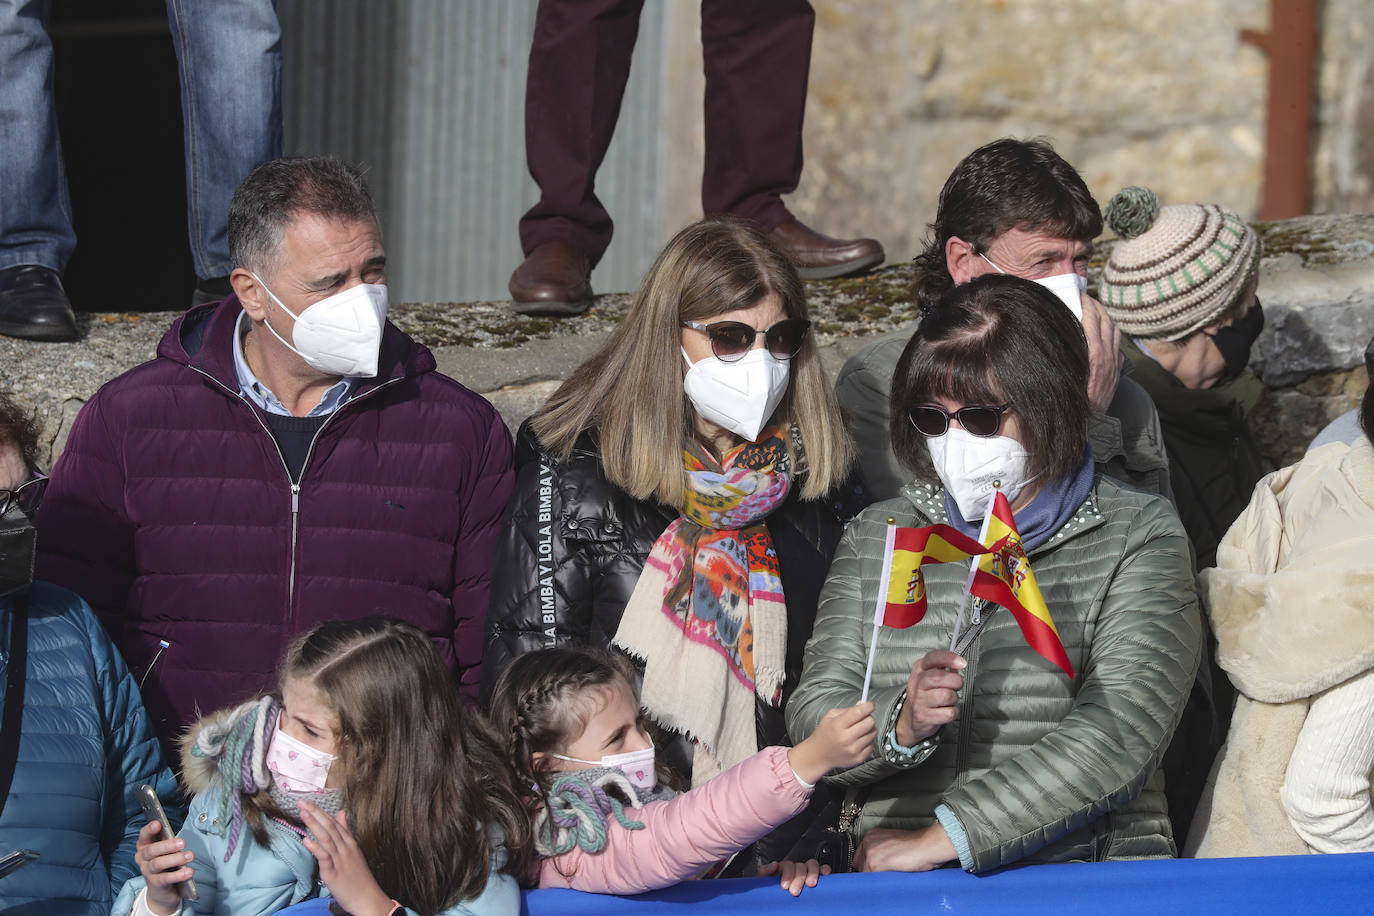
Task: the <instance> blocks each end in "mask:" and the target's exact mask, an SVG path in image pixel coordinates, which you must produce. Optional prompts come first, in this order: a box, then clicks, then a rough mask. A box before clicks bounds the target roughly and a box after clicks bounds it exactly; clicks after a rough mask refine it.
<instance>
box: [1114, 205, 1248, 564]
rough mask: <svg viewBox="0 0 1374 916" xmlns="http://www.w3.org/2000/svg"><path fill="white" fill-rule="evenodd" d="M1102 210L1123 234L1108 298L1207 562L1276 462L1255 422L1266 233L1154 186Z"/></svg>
mask: <svg viewBox="0 0 1374 916" xmlns="http://www.w3.org/2000/svg"><path fill="white" fill-rule="evenodd" d="M1105 215H1106V219H1107V223H1108V225H1109V226H1110V227H1111V229H1112V231H1113V232H1115V233H1116V235H1117V237H1118V238H1119V239H1120V241H1118V242H1117V244H1116V245H1115V247H1113V248H1112V251H1111V255H1110V256H1109V257H1108V259H1107V263H1106V265H1105V266H1104V267H1103V270H1102V285H1101V289H1100V293H1101V297H1100V298H1101V300H1102V305H1103V307H1104V308H1106V310H1107V314H1109V315H1110V316H1111V317H1112V320H1113V321H1115V322H1116V324H1117V326H1118V327H1119V328H1120V329H1121V332H1122V334H1123V335H1125V336H1126V337H1127V338H1128V339H1127V340H1126V341H1124V342H1123V344H1122V347H1121V349H1122V352H1123V353H1125V354H1126V356H1127V358H1128V359H1129V360H1130V361H1131V363H1132V365H1133V366H1134V369H1135V371H1134V373H1133V374H1132V376H1131V377H1132V378H1134V379H1135V380H1136V381H1137V382H1139V383H1140V384H1141V386H1142V387H1144V388H1145V390H1146V391H1147V392H1149V394H1150V397H1151V398H1152V399H1153V400H1154V402H1155V407H1156V408H1158V410H1159V419H1160V424H1161V426H1162V427H1163V429H1164V445H1165V448H1166V449H1167V451H1168V453H1169V474H1170V480H1171V482H1172V484H1173V488H1174V499H1175V502H1176V504H1177V506H1178V512H1179V515H1180V517H1181V518H1182V519H1183V525H1184V527H1185V528H1186V529H1187V531H1188V537H1189V539H1190V540H1191V541H1192V544H1193V550H1194V552H1195V554H1196V559H1197V568H1198V569H1205V568H1207V567H1210V566H1215V565H1216V552H1217V545H1218V544H1219V543H1220V542H1221V539H1222V537H1223V536H1224V535H1225V534H1226V530H1227V529H1228V528H1230V527H1231V523H1232V522H1234V521H1235V520H1236V516H1238V515H1240V513H1241V510H1243V509H1244V508H1245V506H1246V504H1247V503H1248V502H1249V500H1250V493H1251V491H1252V490H1253V489H1254V487H1255V483H1256V482H1257V481H1258V480H1259V479H1260V478H1261V477H1262V476H1264V475H1265V474H1266V473H1268V472H1269V471H1270V470H1272V467H1271V466H1270V465H1269V463H1268V462H1267V461H1266V460H1265V458H1264V457H1263V456H1262V455H1261V454H1260V452H1259V448H1258V446H1257V445H1256V443H1255V440H1254V437H1253V436H1252V435H1251V433H1250V429H1249V426H1248V425H1247V423H1246V417H1247V415H1248V414H1249V412H1250V410H1251V409H1252V408H1253V407H1254V406H1255V404H1256V403H1257V402H1258V401H1259V398H1260V395H1261V393H1262V392H1263V388H1262V386H1261V384H1260V381H1259V379H1257V378H1256V377H1255V376H1254V374H1253V373H1251V372H1248V371H1246V365H1247V364H1248V362H1249V360H1250V349H1251V347H1253V346H1254V343H1255V340H1256V339H1257V338H1258V337H1259V335H1260V332H1261V331H1262V330H1263V329H1264V311H1263V309H1262V308H1261V307H1260V303H1259V299H1258V298H1257V297H1256V295H1255V291H1256V287H1257V286H1258V274H1259V260H1260V244H1259V239H1258V237H1257V236H1256V235H1255V231H1254V230H1253V229H1251V228H1250V227H1249V226H1248V225H1247V224H1246V223H1245V221H1244V220H1242V219H1241V218H1240V217H1239V216H1238V215H1236V214H1235V213H1234V212H1233V211H1231V210H1228V209H1227V208H1225V207H1221V206H1217V205H1216V204H1182V205H1177V206H1170V207H1162V208H1161V207H1160V206H1159V201H1158V199H1157V198H1156V197H1155V195H1154V194H1153V193H1152V192H1150V191H1149V190H1148V189H1146V188H1126V189H1124V190H1122V191H1121V192H1119V193H1118V194H1117V195H1116V196H1115V197H1113V198H1112V200H1111V202H1110V203H1109V204H1108V205H1107V209H1106V214H1105Z"/></svg>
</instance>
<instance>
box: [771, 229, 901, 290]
mask: <svg viewBox="0 0 1374 916" xmlns="http://www.w3.org/2000/svg"><path fill="white" fill-rule="evenodd" d="M771 235H772V236H773V241H775V242H777V243H779V244H780V245H781V246H782V248H783V250H784V251H786V252H787V253H788V254H789V255H791V256H792V263H794V264H796V265H797V273H799V274H801V278H802V279H803V280H828V279H830V278H831V277H843V276H846V275H848V274H856V273H859V272H860V271H864V270H867V269H868V268H870V267H877V266H878V265H879V264H881V263H883V258H885V257H886V255H885V254H884V253H883V246H882V245H880V244H878V241H877V239H832V238H831V237H830V236H828V235H821V234H820V233H819V232H817V231H815V230H814V229H812V228H810V227H809V226H807V225H806V224H805V223H803V222H802V221H801V220H799V219H797V218H795V217H793V218H792V219H789V220H788V221H787V222H785V223H783V224H782V225H781V226H779V227H778V228H776V229H774V230H773V231H772V233H771Z"/></svg>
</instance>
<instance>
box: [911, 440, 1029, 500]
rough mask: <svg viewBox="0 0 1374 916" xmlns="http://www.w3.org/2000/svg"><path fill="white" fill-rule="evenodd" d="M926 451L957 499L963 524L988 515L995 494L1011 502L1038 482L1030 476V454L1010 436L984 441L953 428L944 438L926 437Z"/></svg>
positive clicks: (946, 489)
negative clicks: (991, 499)
mask: <svg viewBox="0 0 1374 916" xmlns="http://www.w3.org/2000/svg"><path fill="white" fill-rule="evenodd" d="M926 447H927V448H929V449H930V461H931V464H933V465H935V473H936V474H938V475H939V477H940V483H942V484H944V487H945V492H947V493H948V494H949V495H950V496H952V497H954V502H955V503H956V504H957V505H958V506H959V514H960V515H962V516H963V517H964V521H973V520H975V519H980V518H982V517H983V516H984V515H985V514H986V513H987V509H988V500H989V499H990V498H991V497H992V492H993V491H994V490H1001V491H1002V492H1003V493H1004V494H1006V497H1007V501H1008V502H1012V501H1014V500H1015V499H1016V497H1018V496H1020V495H1021V491H1022V490H1024V489H1025V488H1026V484H1028V483H1030V482H1031V481H1032V480H1034V479H1035V478H1034V477H1032V476H1031V473H1030V457H1031V455H1030V452H1028V451H1026V450H1025V448H1024V447H1022V445H1021V443H1020V442H1017V441H1016V440H1015V439H1013V438H1011V437H1010V436H990V437H987V438H983V437H981V436H975V435H972V434H971V433H969V431H968V430H966V429H960V428H959V427H957V426H951V427H950V428H949V429H948V430H947V431H946V432H945V434H944V435H943V436H929V437H927V438H926Z"/></svg>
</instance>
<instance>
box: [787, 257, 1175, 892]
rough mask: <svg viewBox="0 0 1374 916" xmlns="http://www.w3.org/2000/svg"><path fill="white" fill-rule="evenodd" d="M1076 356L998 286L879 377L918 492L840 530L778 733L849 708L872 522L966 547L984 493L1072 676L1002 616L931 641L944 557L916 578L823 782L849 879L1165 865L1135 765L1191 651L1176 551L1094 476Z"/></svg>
mask: <svg viewBox="0 0 1374 916" xmlns="http://www.w3.org/2000/svg"><path fill="white" fill-rule="evenodd" d="M1087 366H1088V359H1087V344H1086V342H1085V340H1084V337H1083V334H1082V331H1081V329H1079V327H1078V325H1077V323H1076V322H1075V321H1074V320H1073V318H1072V316H1071V315H1070V314H1069V313H1068V312H1067V311H1066V310H1065V309H1064V308H1063V306H1062V305H1060V304H1059V303H1058V300H1056V299H1055V298H1054V297H1053V296H1052V295H1051V294H1049V293H1047V292H1046V291H1045V290H1043V289H1042V288H1041V287H1038V286H1036V285H1035V284H1033V283H1028V282H1026V281H1023V280H1018V279H1016V278H1014V277H1002V276H993V277H987V278H980V279H978V280H975V281H973V282H972V283H969V284H966V285H964V286H961V287H957V288H956V289H955V290H953V291H951V292H950V293H949V294H947V295H946V296H945V297H944V298H943V299H942V300H941V301H940V302H939V303H938V304H937V305H936V306H935V307H933V308H932V309H930V311H929V312H927V313H926V314H925V315H923V316H922V320H921V325H920V327H919V328H918V330H917V332H916V334H915V335H914V336H913V338H912V340H911V343H910V344H909V345H908V347H907V349H906V352H904V353H903V355H902V359H901V361H900V362H899V363H898V367H897V372H896V375H895V376H894V380H893V391H894V397H893V401H892V404H893V420H892V433H893V445H894V449H895V450H896V452H897V454H898V456H899V457H901V458H902V460H903V461H904V462H905V463H906V464H908V465H909V466H911V467H913V468H914V469H915V470H916V472H917V474H918V479H917V480H916V481H914V482H913V483H911V484H909V485H908V486H907V487H906V488H905V489H904V490H903V492H902V495H901V496H900V497H898V498H897V499H893V500H889V501H886V502H882V503H879V504H877V505H875V506H872V507H870V508H869V509H868V510H866V511H865V512H864V513H863V514H861V515H860V516H859V517H858V518H857V519H856V520H855V521H854V522H853V523H852V524H851V525H850V527H849V529H848V530H847V532H846V533H845V536H844V538H843V540H842V541H841V542H840V546H839V549H838V551H837V553H836V555H835V559H834V562H833V564H832V565H831V568H830V574H829V577H828V579H827V581H826V584H825V587H824V589H823V590H822V592H821V605H820V611H819V614H818V616H817V619H816V627H815V632H814V635H813V636H812V638H811V641H810V643H809V644H808V645H807V651H806V660H805V665H804V668H803V672H802V678H801V683H800V684H799V685H798V687H797V690H796V692H795V693H794V694H793V696H792V697H791V700H790V702H789V705H788V709H787V720H788V727H789V731H790V733H791V734H792V735H793V736H794V737H796V738H801V737H803V736H805V735H807V734H810V733H811V731H812V730H813V729H814V728H815V727H816V725H817V723H818V722H819V721H820V717H821V716H822V715H823V714H824V712H825V710H828V709H831V708H833V707H835V706H839V705H846V704H853V703H855V702H857V701H858V695H859V693H860V690H861V688H862V683H863V679H864V671H865V664H866V661H867V658H868V652H869V646H870V642H871V640H872V638H873V627H872V621H873V609H874V604H875V600H876V598H877V595H878V592H879V589H882V590H883V591H886V584H885V583H882V582H880V581H879V579H880V576H881V569H882V564H883V550H884V543H885V534H886V527H887V520H888V519H889V518H892V519H893V520H895V523H896V524H897V525H899V526H907V527H920V526H925V525H929V524H933V523H945V524H950V525H953V526H955V527H957V528H960V529H961V530H963V531H965V533H969V534H972V535H973V536H974V537H976V536H977V534H978V529H979V527H980V522H981V518H982V515H983V514H984V512H985V506H986V505H987V502H988V499H989V496H990V494H991V492H992V490H993V488H994V487H996V488H998V489H1000V490H1002V492H1003V493H1004V494H1005V495H1006V496H1007V498H1008V499H1009V500H1010V503H1011V507H1012V509H1013V511H1014V512H1015V513H1016V518H1017V525H1018V527H1019V529H1020V532H1021V535H1022V538H1023V541H1024V544H1025V547H1026V550H1027V553H1028V557H1029V561H1030V565H1031V567H1032V569H1033V570H1034V572H1035V578H1036V579H1037V580H1038V583H1039V586H1040V590H1041V592H1042V594H1043V595H1044V599H1045V603H1046V605H1047V606H1048V608H1049V611H1050V613H1051V615H1052V616H1053V618H1054V622H1055V625H1056V627H1057V630H1058V633H1059V637H1060V639H1061V641H1062V643H1063V646H1064V649H1065V651H1066V653H1067V656H1068V659H1069V660H1070V662H1071V664H1072V666H1073V668H1074V671H1075V675H1074V677H1073V678H1072V679H1070V678H1069V677H1068V676H1067V675H1066V674H1065V673H1064V672H1063V671H1061V670H1060V669H1059V668H1058V667H1055V666H1054V665H1053V664H1051V663H1050V662H1049V661H1047V660H1046V659H1045V658H1043V657H1042V656H1040V655H1039V654H1037V653H1036V652H1035V651H1034V650H1033V649H1031V648H1030V647H1029V646H1028V645H1027V643H1026V641H1025V639H1024V637H1023V636H1022V634H1021V630H1020V628H1019V627H1018V625H1017V623H1016V621H1015V619H1014V618H1013V617H1012V615H1011V613H1010V612H1008V611H1006V610H1003V609H1001V608H998V607H996V606H995V605H990V604H982V603H981V602H977V604H978V605H979V607H978V611H979V615H980V616H982V617H986V618H987V620H986V622H985V624H984V627H983V630H982V632H981V635H979V636H978V638H977V639H976V640H975V641H974V642H973V643H972V645H971V646H970V647H969V648H967V649H966V650H965V651H964V654H963V655H955V654H954V653H952V652H949V651H945V650H947V649H948V647H949V645H950V639H951V634H952V631H953V628H954V618H955V614H956V611H957V608H958V605H959V602H960V597H961V595H962V593H963V587H964V581H965V578H966V575H967V571H968V566H967V564H965V563H949V564H944V565H932V566H926V567H924V568H923V573H924V576H925V585H926V589H927V599H928V610H927V611H926V615H925V618H924V619H923V620H921V621H920V622H919V623H917V624H916V625H914V626H912V627H910V628H907V629H890V628H883V629H882V630H881V631H880V633H879V634H878V652H877V660H876V664H875V666H874V670H873V687H872V694H871V697H870V698H871V699H872V700H873V701H874V702H875V704H876V707H877V709H876V712H875V715H876V716H877V717H878V739H877V741H876V742H875V746H874V752H873V756H872V758H871V759H870V760H869V761H867V762H866V763H864V764H862V765H860V766H858V767H856V768H854V769H851V770H848V771H845V772H842V773H839V774H837V775H836V776H834V777H832V779H833V780H834V781H835V782H836V783H837V784H839V785H841V786H843V787H846V788H848V789H849V790H850V793H849V795H850V798H851V799H853V800H854V801H856V802H858V803H860V804H861V805H862V813H861V815H860V817H859V819H858V822H857V832H858V833H859V835H861V836H862V837H863V841H862V843H861V844H860V846H859V849H858V852H857V854H856V856H855V866H856V867H857V868H861V869H866V870H872V871H881V870H900V871H922V870H925V869H929V868H934V867H938V866H940V865H943V864H945V863H950V862H954V861H956V860H957V861H958V862H959V864H960V865H962V866H963V867H964V868H965V869H967V870H969V871H973V872H985V871H988V870H991V869H995V868H998V867H1001V866H1003V865H1007V864H1010V863H1013V862H1066V861H1091V860H1100V859H1129V858H1159V857H1168V856H1173V855H1175V854H1176V851H1175V847H1174V842H1173V838H1172V836H1171V833H1170V828H1169V820H1168V816H1167V808H1166V804H1165V800H1164V794H1163V779H1162V777H1161V775H1160V773H1159V762H1160V757H1161V756H1162V754H1163V752H1164V749H1165V747H1166V746H1167V745H1168V743H1169V739H1170V736H1171V735H1172V733H1173V730H1174V728H1175V726H1176V725H1177V723H1178V719H1179V716H1180V715H1181V713H1182V710H1183V705H1184V701H1185V699H1186V698H1187V696H1188V691H1189V688H1190V687H1191V685H1192V682H1193V676H1194V673H1195V672H1196V669H1197V665H1198V659H1199V655H1200V652H1201V645H1202V636H1201V620H1200V618H1199V615H1198V609H1197V599H1196V595H1195V592H1194V586H1193V577H1192V568H1191V563H1190V558H1189V551H1188V542H1187V537H1186V535H1185V534H1184V531H1183V526H1182V524H1181V523H1180V522H1179V520H1178V516H1177V515H1176V514H1175V513H1174V511H1173V509H1172V507H1171V506H1170V505H1169V503H1168V502H1167V501H1165V500H1164V499H1163V498H1162V497H1159V496H1156V495H1151V494H1146V493H1142V492H1140V491H1137V490H1133V489H1130V488H1127V487H1125V486H1123V485H1121V484H1117V483H1115V482H1113V481H1112V480H1110V479H1109V478H1104V477H1101V476H1095V475H1094V474H1093V471H1092V453H1091V450H1090V449H1089V448H1088V447H1087V444H1086V432H1085V431H1086V422H1087V415H1088V405H1087V397H1086V386H1087Z"/></svg>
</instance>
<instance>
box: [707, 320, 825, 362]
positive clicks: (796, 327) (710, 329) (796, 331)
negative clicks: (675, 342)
mask: <svg viewBox="0 0 1374 916" xmlns="http://www.w3.org/2000/svg"><path fill="white" fill-rule="evenodd" d="M682 326H683V327H684V328H691V329H692V330H693V331H701V332H702V333H704V334H705V335H706V336H707V337H709V338H711V352H712V353H714V354H715V355H716V359H719V360H720V361H721V362H725V363H733V362H734V361H735V360H737V359H739V358H740V357H742V356H743V355H744V354H746V353H748V352H749V351H750V350H751V349H753V346H754V338H756V337H758V336H759V335H760V334H762V335H763V343H764V346H766V347H767V348H768V352H769V353H772V354H773V355H774V356H776V357H777V358H778V359H791V358H792V357H794V356H796V355H797V354H798V353H799V352H801V348H802V343H803V341H805V340H806V332H807V331H808V330H810V329H811V322H809V321H807V320H806V319H805V318H784V319H783V320H782V321H779V322H778V323H777V324H775V325H773V326H772V327H771V328H769V329H768V330H766V331H758V330H755V329H754V328H751V327H750V326H749V325H747V324H745V323H744V322H743V321H717V322H715V323H714V324H702V323H701V322H699V321H684V322H683V323H682Z"/></svg>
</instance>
